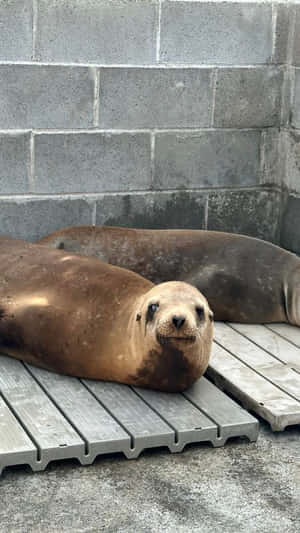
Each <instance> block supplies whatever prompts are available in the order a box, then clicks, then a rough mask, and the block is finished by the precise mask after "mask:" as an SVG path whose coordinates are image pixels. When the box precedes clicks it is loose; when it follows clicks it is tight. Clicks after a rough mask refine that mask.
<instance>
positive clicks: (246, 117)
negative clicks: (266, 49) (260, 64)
mask: <svg viewBox="0 0 300 533" xmlns="http://www.w3.org/2000/svg"><path fill="white" fill-rule="evenodd" d="M282 83H283V71H282V70H281V69H278V68H276V67H266V68H257V69H255V68H251V69H249V68H243V69H242V68H241V69H220V70H219V71H218V77H217V87H216V102H215V116H214V125H215V126H218V127H233V126H235V127H238V128H250V127H269V126H277V125H279V124H280V110H281V87H282Z"/></svg>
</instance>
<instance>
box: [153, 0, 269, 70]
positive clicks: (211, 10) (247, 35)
mask: <svg viewBox="0 0 300 533" xmlns="http://www.w3.org/2000/svg"><path fill="white" fill-rule="evenodd" d="M271 55H272V7H271V5H270V4H259V3H246V4H243V3H242V2H240V3H234V2H168V1H165V2H163V3H162V20H161V61H163V62H173V63H190V64H191V63H208V64H227V65H231V64H233V65H235V64H248V65H249V64H255V63H267V62H269V61H270V59H271Z"/></svg>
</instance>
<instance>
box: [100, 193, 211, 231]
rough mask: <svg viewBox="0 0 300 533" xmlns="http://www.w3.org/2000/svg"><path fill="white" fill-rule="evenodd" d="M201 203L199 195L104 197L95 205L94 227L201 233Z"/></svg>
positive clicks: (203, 213)
mask: <svg viewBox="0 0 300 533" xmlns="http://www.w3.org/2000/svg"><path fill="white" fill-rule="evenodd" d="M205 203H206V195H205V194H201V193H199V192H193V193H191V192H186V191H176V192H157V193H146V194H122V195H104V196H103V197H102V198H101V199H99V200H98V202H97V212H96V224H98V225H102V224H105V225H107V226H125V227H126V226H128V227H133V228H148V229H149V228H154V229H162V228H182V229H184V228H193V229H204V224H205Z"/></svg>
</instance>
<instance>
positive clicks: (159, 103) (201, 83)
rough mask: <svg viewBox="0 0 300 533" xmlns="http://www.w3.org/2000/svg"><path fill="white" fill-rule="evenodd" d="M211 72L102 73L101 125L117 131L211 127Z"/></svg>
mask: <svg viewBox="0 0 300 533" xmlns="http://www.w3.org/2000/svg"><path fill="white" fill-rule="evenodd" d="M211 73H212V71H211V70H209V69H157V68H152V69H151V68H149V69H148V68H147V69H139V68H130V69H125V68H123V69H109V68H108V69H102V70H101V72H100V124H101V126H102V127H108V128H110V127H114V128H143V127H149V128H152V127H153V128H159V127H165V128H167V127H170V128H172V127H197V126H198V127H202V126H209V125H210V116H211V100H212V90H211Z"/></svg>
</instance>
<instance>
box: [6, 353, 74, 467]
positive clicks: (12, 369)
mask: <svg viewBox="0 0 300 533" xmlns="http://www.w3.org/2000/svg"><path fill="white" fill-rule="evenodd" d="M0 392H1V394H2V396H3V397H4V399H5V401H6V402H7V403H8V405H9V406H11V408H12V410H13V413H14V414H15V416H16V417H17V418H18V420H19V421H20V423H21V424H22V425H23V426H25V427H26V428H27V432H28V435H29V436H30V437H31V439H32V440H33V442H34V443H35V445H36V446H37V449H38V458H37V462H36V465H35V467H36V469H44V468H45V467H46V466H47V464H48V463H49V461H51V460H55V459H60V458H62V457H64V458H65V457H76V458H77V457H79V456H83V455H84V442H83V441H82V439H81V438H80V437H79V435H78V433H76V431H75V430H74V429H73V428H72V426H70V424H69V423H68V422H67V420H66V419H65V418H64V417H63V416H62V414H61V413H60V412H59V411H58V410H57V409H56V407H55V406H54V405H53V403H52V402H51V401H50V400H49V398H48V396H47V395H46V394H45V393H44V392H43V390H42V389H41V388H40V387H39V386H38V385H37V384H36V382H35V381H34V379H33V378H32V377H31V376H30V374H29V373H28V372H27V370H26V368H25V367H24V365H23V364H22V363H21V362H20V361H17V360H16V359H13V358H11V357H6V356H1V357H0Z"/></svg>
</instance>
